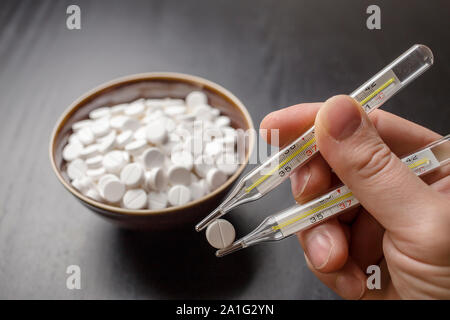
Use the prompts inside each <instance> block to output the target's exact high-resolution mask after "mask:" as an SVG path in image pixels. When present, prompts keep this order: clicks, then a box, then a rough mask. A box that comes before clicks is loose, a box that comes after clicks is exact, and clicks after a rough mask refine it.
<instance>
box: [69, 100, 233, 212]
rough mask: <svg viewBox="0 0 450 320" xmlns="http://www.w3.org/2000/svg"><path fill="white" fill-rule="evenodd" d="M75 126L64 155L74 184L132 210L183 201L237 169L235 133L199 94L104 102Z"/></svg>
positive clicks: (90, 194) (196, 196)
mask: <svg viewBox="0 0 450 320" xmlns="http://www.w3.org/2000/svg"><path fill="white" fill-rule="evenodd" d="M72 130H73V133H72V134H71V136H70V137H69V140H68V144H67V145H66V146H65V147H64V149H63V153H62V155H63V158H64V160H65V161H66V162H67V166H66V173H67V175H68V176H69V178H70V180H71V183H72V185H73V186H74V187H75V188H76V189H77V190H78V191H80V192H81V193H83V194H84V195H86V196H87V197H90V198H92V199H93V200H96V201H99V202H103V203H108V204H111V205H115V206H120V207H123V208H127V209H133V210H139V209H151V210H160V209H163V208H166V207H170V206H180V205H184V204H186V203H188V202H190V201H194V200H197V199H199V198H201V197H203V196H204V195H206V194H207V193H209V192H212V191H213V190H215V189H217V188H218V187H220V186H221V185H223V184H224V183H225V181H226V180H227V178H228V177H229V176H230V175H232V174H233V173H234V172H235V171H236V170H237V168H238V156H237V153H236V141H237V132H236V130H235V129H233V128H232V127H231V126H230V118H228V117H227V116H225V115H221V114H220V111H219V109H215V108H213V107H211V106H210V105H208V101H207V97H206V95H205V94H204V93H203V92H200V91H193V92H191V93H189V94H188V95H187V96H186V99H185V100H183V99H169V98H166V99H139V100H136V101H133V102H131V103H125V104H119V105H114V106H111V107H101V108H98V109H95V110H93V111H91V112H90V113H89V119H86V120H81V121H78V122H76V123H74V124H73V125H72Z"/></svg>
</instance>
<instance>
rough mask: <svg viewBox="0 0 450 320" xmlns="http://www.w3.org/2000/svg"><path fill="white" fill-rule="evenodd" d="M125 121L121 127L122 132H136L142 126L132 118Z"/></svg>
mask: <svg viewBox="0 0 450 320" xmlns="http://www.w3.org/2000/svg"><path fill="white" fill-rule="evenodd" d="M126 118H127V119H125V120H124V121H123V122H122V125H121V127H120V130H122V131H125V130H131V131H136V130H137V129H139V127H140V126H141V123H140V122H139V121H138V120H136V119H132V118H128V117H126Z"/></svg>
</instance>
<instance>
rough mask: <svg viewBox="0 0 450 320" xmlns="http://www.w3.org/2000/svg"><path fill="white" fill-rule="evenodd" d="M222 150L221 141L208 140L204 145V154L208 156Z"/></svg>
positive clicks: (215, 154) (216, 154)
mask: <svg viewBox="0 0 450 320" xmlns="http://www.w3.org/2000/svg"><path fill="white" fill-rule="evenodd" d="M222 151H223V146H222V144H221V143H219V142H216V141H211V142H208V143H207V144H206V146H205V154H206V155H208V156H210V157H214V158H215V157H216V156H218V155H219V154H220V153H221V152H222Z"/></svg>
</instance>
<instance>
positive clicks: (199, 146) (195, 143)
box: [184, 135, 203, 156]
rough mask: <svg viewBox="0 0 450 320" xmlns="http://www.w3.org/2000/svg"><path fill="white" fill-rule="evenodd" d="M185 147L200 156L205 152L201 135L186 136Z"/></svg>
mask: <svg viewBox="0 0 450 320" xmlns="http://www.w3.org/2000/svg"><path fill="white" fill-rule="evenodd" d="M184 149H185V150H187V151H189V152H190V153H192V154H193V155H194V156H198V155H200V154H202V152H203V139H202V137H201V136H198V135H194V136H189V137H187V138H186V140H185V142H184Z"/></svg>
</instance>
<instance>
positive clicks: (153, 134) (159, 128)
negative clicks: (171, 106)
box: [146, 121, 167, 144]
mask: <svg viewBox="0 0 450 320" xmlns="http://www.w3.org/2000/svg"><path fill="white" fill-rule="evenodd" d="M146 128H147V141H149V142H150V143H153V144H162V143H163V142H164V141H165V140H166V138H167V130H166V128H165V126H164V123H163V122H159V121H153V122H152V123H149V124H148V125H147V127H146Z"/></svg>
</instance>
